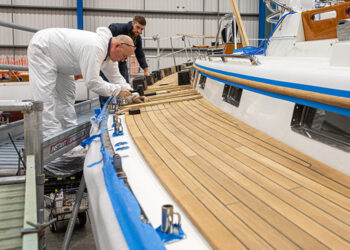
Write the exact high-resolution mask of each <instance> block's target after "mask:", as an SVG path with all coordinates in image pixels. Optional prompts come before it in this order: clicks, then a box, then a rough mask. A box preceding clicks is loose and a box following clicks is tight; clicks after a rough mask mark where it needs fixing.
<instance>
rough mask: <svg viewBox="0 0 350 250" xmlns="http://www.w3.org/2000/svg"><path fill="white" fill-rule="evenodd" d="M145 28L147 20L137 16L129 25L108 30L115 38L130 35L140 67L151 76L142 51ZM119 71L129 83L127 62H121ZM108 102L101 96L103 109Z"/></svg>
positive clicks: (123, 24)
mask: <svg viewBox="0 0 350 250" xmlns="http://www.w3.org/2000/svg"><path fill="white" fill-rule="evenodd" d="M145 26H146V19H145V18H144V17H143V16H135V17H134V19H133V20H132V21H130V22H128V23H112V24H111V25H109V27H108V28H109V29H110V30H111V32H112V35H113V36H114V37H115V36H118V35H128V36H130V37H131V39H132V40H133V41H134V44H135V47H136V49H135V56H136V58H137V61H138V62H139V64H140V67H141V68H142V69H143V71H144V75H145V76H149V75H150V73H149V71H148V65H147V62H146V58H145V53H144V52H143V49H142V38H141V36H140V35H141V34H142V31H143V30H144V28H145ZM119 71H120V74H121V75H122V76H123V77H124V78H125V80H126V81H127V82H129V76H128V67H127V65H126V61H124V62H119ZM100 75H101V76H102V78H103V79H104V80H106V81H108V79H107V78H106V77H105V76H104V75H103V73H102V72H100ZM107 100H108V97H104V96H100V104H101V107H103V105H104V104H105V102H106V101H107Z"/></svg>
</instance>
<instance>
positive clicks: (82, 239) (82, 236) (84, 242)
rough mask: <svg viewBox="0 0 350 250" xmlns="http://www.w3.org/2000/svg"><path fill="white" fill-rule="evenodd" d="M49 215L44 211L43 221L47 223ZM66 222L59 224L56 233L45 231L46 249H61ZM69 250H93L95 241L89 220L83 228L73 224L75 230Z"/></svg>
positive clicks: (47, 229)
mask: <svg viewBox="0 0 350 250" xmlns="http://www.w3.org/2000/svg"><path fill="white" fill-rule="evenodd" d="M48 216H49V213H48V211H47V210H46V211H45V221H48ZM67 225H68V220H67V221H63V222H59V223H58V225H57V227H58V230H57V232H56V233H53V232H51V231H50V229H49V228H46V230H45V236H46V249H48V250H56V249H61V247H62V243H63V239H64V235H65V232H66V229H67ZM69 249H70V250H79V249H84V250H94V249H96V247H95V241H94V237H93V234H92V228H91V223H90V220H89V219H88V220H87V222H86V224H85V226H84V227H79V223H78V222H77V223H76V224H75V228H74V231H73V235H72V238H71V241H70V245H69Z"/></svg>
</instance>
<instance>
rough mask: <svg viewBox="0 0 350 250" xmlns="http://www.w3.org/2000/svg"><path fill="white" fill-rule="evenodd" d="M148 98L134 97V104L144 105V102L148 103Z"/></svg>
mask: <svg viewBox="0 0 350 250" xmlns="http://www.w3.org/2000/svg"><path fill="white" fill-rule="evenodd" d="M148 101H149V100H148V98H147V97H146V96H134V97H133V98H132V102H133V103H142V102H148Z"/></svg>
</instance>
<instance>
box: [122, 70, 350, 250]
mask: <svg viewBox="0 0 350 250" xmlns="http://www.w3.org/2000/svg"><path fill="white" fill-rule="evenodd" d="M163 80H164V81H168V82H169V81H171V80H172V81H173V83H169V85H167V87H168V88H169V89H176V91H177V92H179V91H180V92H181V89H183V91H188V89H189V88H188V86H187V87H185V86H177V85H175V84H176V83H175V84H174V82H175V80H176V79H175V77H174V76H173V75H172V76H168V77H166V78H164V79H163ZM151 87H152V89H151V90H157V89H159V83H158V84H155V85H153V86H151ZM183 87H185V88H183ZM161 89H166V87H161ZM186 89H187V90H186ZM188 93H191V95H189V96H185V99H181V98H184V97H183V96H181V94H180V93H178V96H180V97H175V98H174V95H167V96H166V95H164V96H163V98H162V97H161V95H160V96H158V97H157V100H154V101H152V102H149V103H147V105H139V106H138V107H139V108H140V109H141V114H139V115H126V123H127V126H128V129H129V131H130V133H131V135H132V137H133V139H134V141H135V143H136V144H137V146H138V148H139V150H140V151H141V153H142V154H143V156H144V158H145V160H146V161H147V162H148V164H149V166H150V167H151V168H152V170H153V171H154V173H155V174H156V175H157V176H158V178H159V179H160V181H161V182H162V183H163V185H164V187H165V188H166V189H167V190H168V192H169V193H170V194H171V195H172V196H173V198H174V199H175V200H176V201H177V202H178V204H179V205H180V206H181V207H182V209H183V210H184V211H185V213H186V214H187V215H188V216H189V217H190V218H191V220H192V221H193V223H194V224H195V225H196V226H197V228H198V229H199V230H200V232H201V233H202V234H203V235H204V236H205V237H206V238H207V240H208V242H209V243H210V244H211V245H212V246H213V247H214V248H218V249H244V248H251V249H270V248H271V249H272V248H277V249H296V248H308V249H326V248H333V249H350V209H349V208H350V199H349V197H350V188H349V184H350V177H349V176H347V175H345V174H342V173H340V172H338V171H336V170H334V169H332V168H330V167H329V166H326V165H325V164H322V163H320V162H318V161H316V160H314V159H312V158H310V157H308V156H306V155H304V154H303V153H301V152H298V151H296V150H294V149H292V148H290V147H289V146H287V145H284V144H283V143H281V142H279V141H277V140H275V139H273V138H271V137H269V136H268V135H266V134H264V133H262V132H260V131H257V130H256V129H254V128H252V127H250V126H248V125H246V124H244V123H242V122H241V121H239V120H236V119H235V118H233V117H231V116H229V115H227V114H226V113H224V112H223V111H221V110H219V109H217V108H216V107H214V106H213V105H211V104H210V103H208V102H207V101H205V100H204V99H203V98H200V96H198V94H197V93H195V92H191V91H188ZM175 96H177V95H175ZM191 97H193V98H191ZM142 110H147V111H148V112H142Z"/></svg>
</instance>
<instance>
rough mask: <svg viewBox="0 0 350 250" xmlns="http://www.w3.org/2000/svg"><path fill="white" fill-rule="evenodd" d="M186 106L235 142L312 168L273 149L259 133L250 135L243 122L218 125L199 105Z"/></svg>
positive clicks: (281, 151) (236, 121)
mask: <svg viewBox="0 0 350 250" xmlns="http://www.w3.org/2000/svg"><path fill="white" fill-rule="evenodd" d="M186 106H187V107H188V109H190V110H192V111H193V113H196V114H198V115H197V116H196V119H197V120H199V121H205V123H206V124H208V125H209V126H212V125H214V126H213V127H212V128H213V129H215V130H217V131H219V132H221V133H227V131H228V132H231V133H229V135H230V137H231V138H232V139H234V140H238V141H240V142H241V143H242V144H244V145H254V147H256V146H261V147H264V148H268V149H269V150H270V151H271V152H274V153H276V154H277V155H279V156H284V157H285V158H287V159H290V160H291V161H294V162H297V163H299V164H301V165H303V166H306V167H308V166H310V164H309V163H308V162H305V161H304V160H302V158H300V157H297V156H295V155H292V154H290V153H289V152H287V151H283V150H281V149H280V148H278V147H273V145H270V144H267V143H266V141H265V140H266V137H264V138H260V137H259V135H261V134H259V131H257V130H254V132H253V133H248V132H247V131H246V130H245V129H242V128H241V127H242V125H241V124H242V122H240V121H238V120H235V126H230V125H227V124H220V123H217V120H216V119H214V118H211V117H208V116H207V115H206V114H205V113H204V114H203V112H201V111H200V110H198V109H197V108H198V105H195V103H194V102H188V103H186ZM216 124H217V125H216ZM268 138H269V137H268ZM252 143H253V144H252Z"/></svg>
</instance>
